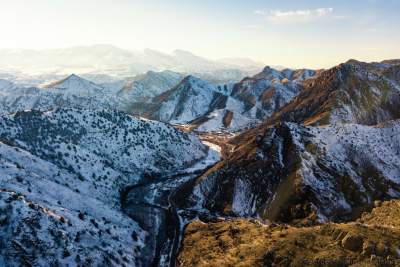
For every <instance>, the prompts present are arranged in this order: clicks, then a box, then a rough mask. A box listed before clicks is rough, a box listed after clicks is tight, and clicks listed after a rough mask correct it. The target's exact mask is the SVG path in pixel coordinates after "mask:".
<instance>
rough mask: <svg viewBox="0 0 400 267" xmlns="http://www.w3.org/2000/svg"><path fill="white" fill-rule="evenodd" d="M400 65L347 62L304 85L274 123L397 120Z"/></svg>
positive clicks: (399, 116) (399, 100)
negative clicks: (286, 121)
mask: <svg viewBox="0 0 400 267" xmlns="http://www.w3.org/2000/svg"><path fill="white" fill-rule="evenodd" d="M399 104H400V64H398V63H397V62H396V61H393V63H390V64H389V63H364V62H359V61H356V60H349V61H348V62H346V63H343V64H340V65H339V66H336V67H334V68H332V69H329V70H326V71H323V72H321V73H320V74H319V75H318V76H316V77H315V78H312V79H308V80H306V81H305V82H304V90H302V91H301V92H300V93H299V94H298V95H297V96H296V98H294V99H293V101H291V103H290V104H288V105H287V106H285V107H284V108H283V109H282V110H281V112H279V113H277V114H276V115H275V118H274V119H275V120H276V121H279V120H289V121H294V122H304V123H306V124H311V125H324V124H330V123H360V124H367V125H374V124H377V123H380V122H384V121H387V120H391V119H397V118H400V111H399V109H398V106H399Z"/></svg>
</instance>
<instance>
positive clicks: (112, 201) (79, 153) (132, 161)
mask: <svg viewBox="0 0 400 267" xmlns="http://www.w3.org/2000/svg"><path fill="white" fill-rule="evenodd" d="M0 125H1V127H0V129H1V130H0V174H1V179H0V209H1V211H2V212H1V213H0V222H1V223H0V225H1V226H0V227H1V228H2V229H1V232H2V240H1V244H2V246H3V248H4V249H2V250H0V264H1V265H4V263H7V264H8V265H9V266H20V265H21V264H31V265H34V266H49V265H51V264H56V263H57V262H58V263H59V264H61V265H66V264H70V265H77V264H89V265H96V266H99V265H100V266H104V265H112V266H115V265H117V266H118V265H123V264H126V265H129V266H146V264H148V262H150V261H151V257H152V255H149V254H146V252H145V251H147V250H146V249H145V247H144V244H143V242H144V240H145V237H146V236H147V233H146V232H145V231H144V230H142V229H141V228H140V227H139V226H138V225H137V224H136V223H135V222H134V221H133V220H132V219H130V218H128V217H127V216H126V215H125V214H123V213H122V212H121V207H120V191H121V190H123V189H124V188H125V187H127V186H129V185H132V184H136V183H139V182H141V181H148V180H149V179H150V180H151V179H153V177H157V179H160V178H161V177H168V176H169V175H171V174H179V173H180V172H185V171H186V170H187V169H191V168H194V167H195V166H197V165H196V164H198V163H199V162H201V161H203V160H205V161H208V160H209V157H210V155H209V153H208V149H207V148H206V147H205V146H204V145H203V144H202V143H201V142H200V141H199V140H198V139H197V138H195V137H194V136H192V135H187V134H184V133H182V132H179V131H178V130H176V129H174V128H172V127H170V126H167V125H165V124H163V123H159V122H153V121H148V120H142V119H137V118H133V117H131V116H128V115H126V114H124V113H121V112H117V111H88V110H82V109H81V110H76V109H58V110H54V111H51V112H38V111H28V112H17V113H15V114H12V115H7V116H2V117H1V118H0ZM214 157H215V156H214ZM8 265H7V266H8Z"/></svg>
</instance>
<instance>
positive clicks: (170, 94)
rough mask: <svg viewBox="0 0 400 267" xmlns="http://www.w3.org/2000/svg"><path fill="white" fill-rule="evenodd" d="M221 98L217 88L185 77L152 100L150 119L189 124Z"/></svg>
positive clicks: (197, 79) (191, 77)
mask: <svg viewBox="0 0 400 267" xmlns="http://www.w3.org/2000/svg"><path fill="white" fill-rule="evenodd" d="M219 96H222V93H220V92H219V91H218V87H216V86H214V85H213V84H211V83H209V82H206V81H203V80H201V79H199V78H196V77H194V76H187V77H186V78H184V79H183V80H182V82H180V83H179V84H178V85H177V86H175V87H174V88H172V89H171V90H169V91H167V92H165V93H164V94H161V95H159V96H158V97H156V98H155V99H154V103H155V105H156V108H155V110H154V111H153V112H152V114H151V115H150V118H152V119H156V120H160V121H166V122H171V123H176V124H182V123H187V122H190V121H192V120H194V119H197V118H198V117H200V116H202V115H204V114H206V113H207V112H208V111H209V110H211V109H212V104H213V102H214V100H215V99H216V98H218V97H219Z"/></svg>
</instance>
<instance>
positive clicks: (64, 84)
mask: <svg viewBox="0 0 400 267" xmlns="http://www.w3.org/2000/svg"><path fill="white" fill-rule="evenodd" d="M43 87H44V88H46V89H50V90H60V91H63V93H64V94H66V95H77V96H96V95H98V94H102V93H104V91H105V89H104V88H103V87H101V86H100V85H97V84H95V83H93V82H91V81H88V80H86V79H83V78H81V77H79V76H77V75H75V74H71V75H70V76H68V77H67V78H65V79H63V80H61V81H57V82H54V83H50V84H48V85H45V86H43Z"/></svg>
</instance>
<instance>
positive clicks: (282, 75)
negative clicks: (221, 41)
mask: <svg viewBox="0 0 400 267" xmlns="http://www.w3.org/2000/svg"><path fill="white" fill-rule="evenodd" d="M317 73H318V72H316V71H313V70H289V69H284V70H282V71H278V70H275V69H273V68H270V67H265V68H264V70H263V71H262V72H261V73H258V74H256V75H255V76H253V77H246V78H244V79H243V80H242V81H240V82H238V83H235V84H233V85H227V87H228V88H229V89H228V90H226V91H227V92H228V97H226V98H224V99H221V100H220V104H219V106H218V107H216V108H214V109H212V112H208V113H207V114H204V116H202V117H201V118H199V119H198V120H196V121H193V124H194V125H195V127H196V129H197V130H198V131H206V132H207V131H221V130H228V131H238V130H243V129H245V128H248V127H251V126H254V125H255V124H257V123H260V122H261V121H263V120H265V119H267V118H269V117H270V116H272V114H273V113H274V112H275V111H277V110H279V109H280V108H282V107H283V106H284V105H285V104H287V103H289V102H290V101H291V100H292V99H293V98H294V97H295V96H296V95H297V94H298V93H299V92H300V91H301V90H302V88H303V86H302V83H303V82H304V80H305V79H308V78H310V77H312V76H315V75H317ZM225 88H226V87H225Z"/></svg>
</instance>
